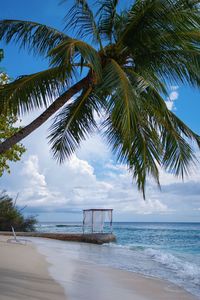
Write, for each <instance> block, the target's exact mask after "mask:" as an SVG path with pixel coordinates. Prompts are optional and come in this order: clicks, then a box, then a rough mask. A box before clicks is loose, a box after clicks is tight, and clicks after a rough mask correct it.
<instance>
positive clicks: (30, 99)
mask: <svg viewBox="0 0 200 300" xmlns="http://www.w3.org/2000/svg"><path fill="white" fill-rule="evenodd" d="M65 79H66V70H65V69H64V68H58V67H56V68H52V69H48V70H45V71H42V72H38V73H35V74H31V75H26V76H21V77H20V78H19V79H16V80H15V81H13V82H11V83H9V84H5V85H3V86H1V89H0V103H1V109H0V112H1V113H6V112H12V113H15V114H16V113H17V114H18V115H21V114H24V113H26V112H29V111H32V110H34V109H35V108H42V107H48V105H49V104H50V103H51V102H52V101H53V100H54V99H55V98H56V97H57V96H58V95H59V94H60V93H61V92H62V91H63V88H64V87H65V85H66V82H65Z"/></svg>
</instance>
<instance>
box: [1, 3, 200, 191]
mask: <svg viewBox="0 0 200 300" xmlns="http://www.w3.org/2000/svg"><path fill="white" fill-rule="evenodd" d="M62 2H63V3H64V5H65V4H66V7H68V6H69V2H67V1H62ZM119 2H120V1H118V0H101V1H100V0H99V1H93V5H89V2H88V1H86V0H74V1H73V5H72V7H71V9H69V10H68V13H67V14H66V16H65V19H64V20H65V24H66V25H65V28H64V31H63V32H60V31H58V30H56V29H53V28H51V27H48V26H45V25H42V24H39V23H36V22H29V21H19V20H2V21H0V39H1V40H4V41H5V42H6V43H10V42H15V43H16V44H17V45H18V46H19V47H20V48H25V49H27V50H28V51H29V52H32V53H34V54H35V55H41V56H43V57H46V58H47V59H48V61H49V69H48V70H45V71H42V72H39V73H36V74H32V75H27V76H23V77H21V78H18V79H17V80H15V81H14V82H12V83H10V84H8V85H5V86H4V88H3V89H1V92H0V96H1V113H6V112H7V111H9V112H10V111H12V112H14V113H17V114H18V115H19V116H21V115H22V114H24V113H27V112H30V111H32V110H33V109H36V108H41V107H42V108H46V109H47V110H48V109H49V108H51V113H49V114H48V116H46V118H47V117H49V116H51V115H52V114H53V113H55V112H56V111H57V110H59V111H58V113H57V115H56V116H55V118H54V121H53V125H52V126H51V128H50V134H49V139H50V144H51V147H52V152H53V155H54V157H55V158H56V159H57V160H58V161H60V162H62V161H63V160H64V159H66V158H68V157H69V156H70V155H71V154H72V153H73V152H74V151H75V150H76V149H77V147H79V146H80V144H81V142H82V141H83V140H84V139H86V138H87V137H88V136H89V135H91V134H92V132H94V130H96V128H97V127H98V129H99V130H100V132H101V133H102V134H103V135H104V136H105V137H106V138H107V141H108V143H109V145H110V147H111V149H112V150H113V152H114V153H115V154H116V156H117V159H118V160H119V161H121V162H123V163H126V164H127V166H128V168H129V170H130V171H131V172H132V174H133V177H134V179H135V180H136V182H137V185H138V188H139V189H140V190H142V191H143V193H144V189H145V184H146V179H147V176H148V175H151V176H153V177H154V178H155V179H156V181H157V182H158V184H159V167H163V168H165V169H166V170H168V171H170V172H172V173H174V174H175V175H181V176H183V175H184V174H185V173H187V172H188V171H189V166H190V163H191V162H194V161H195V154H194V151H193V146H192V142H194V144H196V145H197V146H198V147H199V146H200V138H199V136H198V135H197V134H195V133H194V132H193V131H192V130H191V129H190V128H188V126H187V125H186V124H184V123H183V122H182V121H181V120H180V119H179V118H178V117H177V116H176V115H175V114H174V113H173V112H172V111H169V110H168V108H167V106H166V104H165V101H164V100H165V99H166V97H168V87H169V85H171V84H189V85H190V86H192V87H197V88H199V86H200V48H199V45H200V44H199V42H200V12H199V2H200V1H197V0H136V1H133V4H132V5H131V6H130V7H127V8H126V9H124V10H121V9H120V5H119ZM66 32H67V33H72V35H71V36H69V35H68V34H66ZM83 78H84V81H80V80H81V79H82V80H83ZM73 87H74V90H73V91H74V92H73V95H72V92H71V91H72V90H70V89H72V88H73ZM68 89H69V90H68ZM68 91H70V93H68ZM63 95H64V96H63ZM72 96H73V100H72ZM61 98H62V103H61V102H60V99H61ZM63 99H64V101H63ZM69 100H70V101H69ZM62 106H63V107H62ZM47 107H48V108H47ZM61 107H62V109H61V110H60V108H61ZM49 110H50V109H49ZM96 115H101V118H100V120H103V121H102V122H100V121H99V120H98V122H97V118H96ZM45 120H46V119H45V118H44V121H45ZM37 122H38V126H40V125H41V123H42V120H41V118H40V119H38V120H35V122H34V126H32V130H34V129H35V128H36V127H37V124H36V123H37ZM99 122H100V123H101V124H99ZM30 132H31V125H30V126H29V127H28V129H27V130H26V128H24V129H23V130H22V131H21V133H20V134H19V135H18V136H15V138H14V139H13V140H12V138H11V139H9V140H8V141H6V142H5V143H4V144H2V145H1V147H2V149H4V150H5V149H6V147H7V148H8V147H10V146H11V145H12V142H13V141H14V142H16V140H17V141H19V140H20V138H23V137H24V136H26V135H27V134H29V133H30ZM0 149H1V148H0ZM4 150H1V151H4Z"/></svg>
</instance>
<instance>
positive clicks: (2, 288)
mask: <svg viewBox="0 0 200 300" xmlns="http://www.w3.org/2000/svg"><path fill="white" fill-rule="evenodd" d="M3 240H6V237H0V241H1V242H0V300H14V299H16V300H36V299H37V300H65V299H67V297H66V295H65V292H64V289H63V287H62V286H60V285H59V284H58V283H57V282H56V281H55V280H54V279H52V277H51V276H50V275H49V272H48V267H49V264H48V263H47V262H46V259H45V257H44V256H43V255H41V254H40V253H38V252H37V250H36V248H35V247H34V246H33V245H31V244H30V245H29V244H28V245H26V246H24V245H20V244H14V243H12V244H11V243H6V242H2V241H3Z"/></svg>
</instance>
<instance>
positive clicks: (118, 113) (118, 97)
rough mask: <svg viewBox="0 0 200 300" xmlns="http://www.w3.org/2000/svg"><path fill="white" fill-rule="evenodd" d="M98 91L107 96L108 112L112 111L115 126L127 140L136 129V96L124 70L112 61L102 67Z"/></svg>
mask: <svg viewBox="0 0 200 300" xmlns="http://www.w3.org/2000/svg"><path fill="white" fill-rule="evenodd" d="M99 90H103V91H106V93H107V95H108V99H107V101H108V106H107V110H108V111H111V110H112V111H113V114H114V115H115V122H116V124H118V125H117V126H119V127H121V129H122V130H123V134H124V135H125V136H126V137H127V138H128V136H129V134H130V131H131V130H132V129H133V128H135V129H136V128H137V118H138V117H137V112H138V110H137V101H136V98H137V95H136V94H135V92H134V89H133V87H132V85H131V82H130V81H129V78H128V77H127V75H126V73H125V72H124V70H123V69H122V68H121V66H120V65H119V64H118V63H117V62H116V61H115V60H113V59H110V61H109V62H108V63H107V65H106V66H105V67H104V70H103V75H102V82H101V83H100V85H99Z"/></svg>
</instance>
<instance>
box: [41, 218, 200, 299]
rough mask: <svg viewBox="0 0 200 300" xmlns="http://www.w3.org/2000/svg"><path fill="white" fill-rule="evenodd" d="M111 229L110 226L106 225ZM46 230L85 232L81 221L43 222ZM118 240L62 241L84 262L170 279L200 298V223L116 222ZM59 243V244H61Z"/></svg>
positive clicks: (62, 249) (62, 244)
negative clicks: (100, 242) (108, 242)
mask: <svg viewBox="0 0 200 300" xmlns="http://www.w3.org/2000/svg"><path fill="white" fill-rule="evenodd" d="M105 227H106V228H105V229H106V230H108V228H107V226H105ZM37 230H39V231H43V232H66V233H67V232H82V224H80V223H76V224H75V223H64V222H60V223H59V222H53V223H40V224H38V225H37ZM113 232H114V234H115V235H116V237H117V242H116V243H110V244H104V245H102V246H96V245H88V244H85V245H84V246H83V247H81V251H79V246H78V243H65V242H63V243H59V244H57V253H58V252H59V251H60V253H62V255H63V254H64V252H65V251H66V249H67V250H68V251H70V253H72V254H73V255H74V256H76V257H78V258H79V259H81V260H83V261H88V262H92V263H98V264H101V265H105V266H111V267H114V268H119V269H124V270H128V271H131V272H136V273H140V274H143V275H145V276H151V277H156V278H160V279H165V280H168V281H170V282H172V283H175V284H176V285H178V286H180V287H183V288H184V289H185V290H187V291H189V292H190V293H192V294H194V295H196V296H198V297H199V298H200V223H132V222H115V223H114V224H113ZM58 245H59V247H58Z"/></svg>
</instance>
